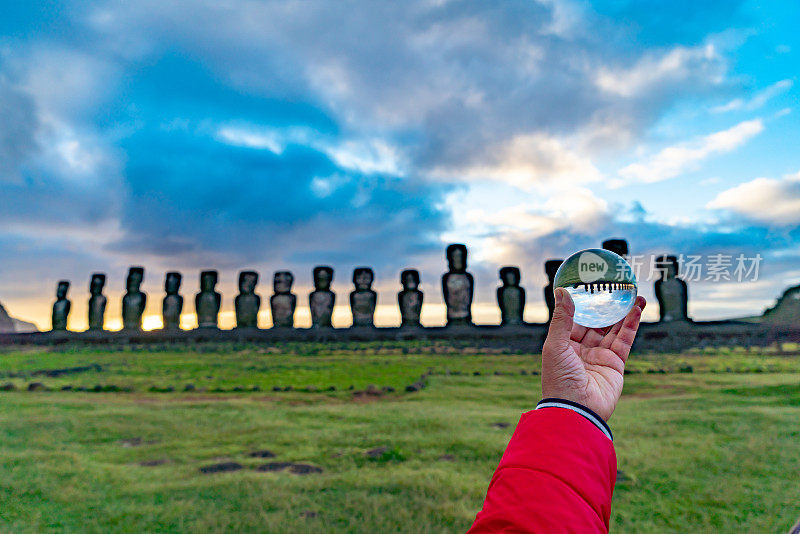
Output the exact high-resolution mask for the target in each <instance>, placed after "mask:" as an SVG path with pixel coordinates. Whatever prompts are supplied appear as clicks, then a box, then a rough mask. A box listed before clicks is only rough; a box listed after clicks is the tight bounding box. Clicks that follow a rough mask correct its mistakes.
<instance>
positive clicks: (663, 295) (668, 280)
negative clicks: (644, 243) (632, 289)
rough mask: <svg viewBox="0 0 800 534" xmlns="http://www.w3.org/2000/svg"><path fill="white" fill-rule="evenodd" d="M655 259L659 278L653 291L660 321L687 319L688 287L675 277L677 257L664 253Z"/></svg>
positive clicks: (677, 265)
mask: <svg viewBox="0 0 800 534" xmlns="http://www.w3.org/2000/svg"><path fill="white" fill-rule="evenodd" d="M657 261H658V268H659V271H661V278H660V279H659V280H656V283H655V292H656V299H658V311H659V316H660V322H662V323H669V322H673V321H688V320H689V314H688V313H687V307H688V306H687V305H688V301H689V298H688V289H687V286H686V282H685V281H683V280H681V279H680V278H678V277H677V276H678V271H679V268H680V265H679V264H678V258H676V257H675V256H667V255H664V256H660V257H659V258H658V260H657Z"/></svg>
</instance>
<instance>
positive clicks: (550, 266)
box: [544, 241, 608, 323]
mask: <svg viewBox="0 0 800 534" xmlns="http://www.w3.org/2000/svg"><path fill="white" fill-rule="evenodd" d="M607 242H608V241H606V243H607ZM603 244H604V245H605V243H603ZM606 250H608V249H606ZM562 263H564V260H547V261H546V262H544V272H545V273H547V280H548V284H547V286H545V288H544V302H545V303H546V304H547V322H548V323H549V322H550V320H551V319H552V318H553V310H555V308H556V300H555V298H556V297H555V295H554V294H553V291H555V288H554V287H553V280H555V277H556V272H557V271H558V268H559V267H561V264H562Z"/></svg>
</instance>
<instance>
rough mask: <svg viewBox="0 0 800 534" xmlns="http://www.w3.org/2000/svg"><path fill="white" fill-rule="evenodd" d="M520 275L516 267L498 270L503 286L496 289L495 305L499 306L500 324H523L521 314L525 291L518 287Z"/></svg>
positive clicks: (523, 307) (523, 306)
mask: <svg viewBox="0 0 800 534" xmlns="http://www.w3.org/2000/svg"><path fill="white" fill-rule="evenodd" d="M520 278H521V275H520V272H519V268H518V267H503V268H502V269H500V280H502V281H503V286H502V287H498V288H497V304H498V305H499V306H500V324H503V325H506V324H510V325H519V324H525V321H523V320H522V312H523V310H524V309H525V290H524V289H522V288H521V287H519V281H520Z"/></svg>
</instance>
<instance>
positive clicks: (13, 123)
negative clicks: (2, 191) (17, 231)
mask: <svg viewBox="0 0 800 534" xmlns="http://www.w3.org/2000/svg"><path fill="white" fill-rule="evenodd" d="M0 125H2V126H0V183H3V182H18V181H19V180H20V179H21V176H20V169H21V167H22V166H23V165H24V164H25V163H26V161H27V160H28V158H29V157H30V156H31V155H32V154H33V153H34V152H35V151H36V150H37V149H38V143H37V141H36V133H37V130H38V128H39V121H38V119H37V117H36V110H35V104H34V101H33V99H31V98H30V97H29V96H28V95H26V94H25V93H24V92H22V91H20V90H19V89H18V88H16V87H14V86H13V85H12V84H11V83H10V82H9V81H8V80H7V79H6V77H5V76H2V74H0Z"/></svg>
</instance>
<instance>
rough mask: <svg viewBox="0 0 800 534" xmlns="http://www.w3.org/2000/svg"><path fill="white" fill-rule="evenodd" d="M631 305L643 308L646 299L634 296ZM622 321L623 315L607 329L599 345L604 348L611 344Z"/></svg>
mask: <svg viewBox="0 0 800 534" xmlns="http://www.w3.org/2000/svg"><path fill="white" fill-rule="evenodd" d="M633 305H634V307H636V306H638V307H639V309H640V310H644V307H645V306H646V305H647V301H646V300H645V299H644V297H642V296H638V297H636V301H635V302H634V303H633ZM623 321H625V318H624V317H623V318H622V319H621V320H620V321H618V322H617V324H615V325H614V326H612V327H611V328H610V329H609V330H608V332H607V333H606V335H605V336H603V340H602V341H601V342H600V346H601V347H603V348H604V349H607V348H610V347H611V344H612V343H613V342H614V340H615V339H616V338H617V334H618V333H619V330H620V328H622V323H623Z"/></svg>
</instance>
